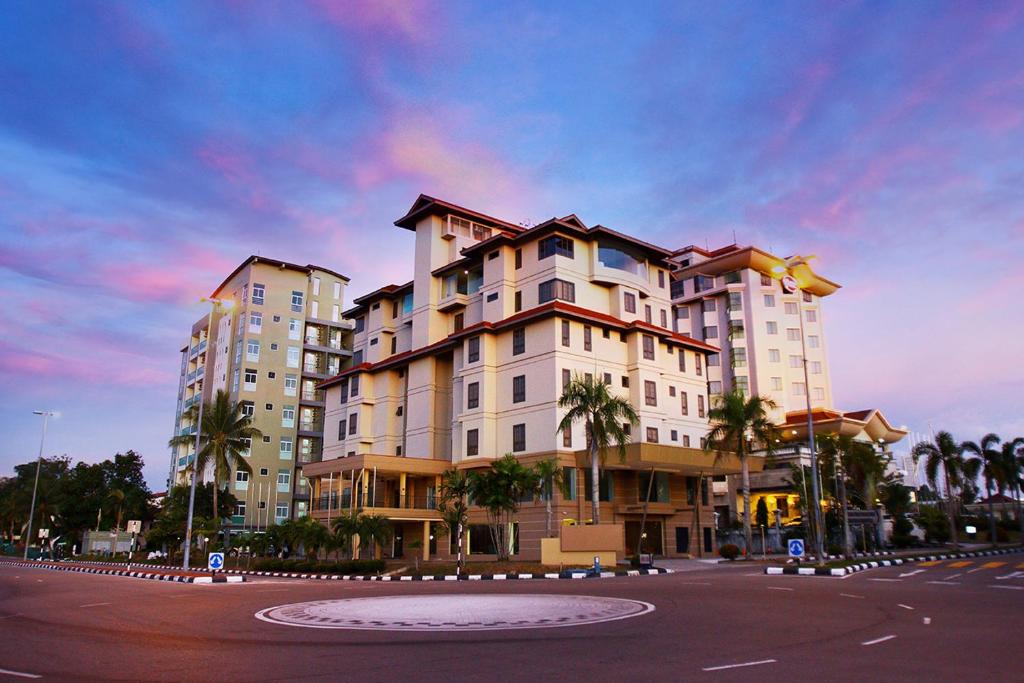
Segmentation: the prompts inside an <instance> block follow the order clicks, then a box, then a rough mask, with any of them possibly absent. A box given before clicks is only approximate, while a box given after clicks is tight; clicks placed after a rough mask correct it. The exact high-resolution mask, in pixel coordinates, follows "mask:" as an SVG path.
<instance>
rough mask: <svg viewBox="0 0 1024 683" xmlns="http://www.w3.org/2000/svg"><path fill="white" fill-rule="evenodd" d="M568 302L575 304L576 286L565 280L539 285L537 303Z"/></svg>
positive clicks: (549, 281)
mask: <svg viewBox="0 0 1024 683" xmlns="http://www.w3.org/2000/svg"><path fill="white" fill-rule="evenodd" d="M555 299H557V300H559V301H568V302H569V303H575V302H576V285H574V284H573V283H571V282H566V281H565V280H559V279H557V278H556V279H554V280H548V281H547V282H542V283H540V286H539V288H538V294H537V301H538V302H539V303H542V304H543V303H547V302H548V301H554V300H555Z"/></svg>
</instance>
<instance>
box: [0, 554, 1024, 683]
mask: <svg viewBox="0 0 1024 683" xmlns="http://www.w3.org/2000/svg"><path fill="white" fill-rule="evenodd" d="M961 562H969V564H963V565H958V566H953V565H956V564H957V563H956V561H953V560H947V561H944V562H941V563H936V564H928V563H924V564H917V565H910V566H907V565H904V566H901V567H891V568H886V569H878V570H872V571H867V572H862V573H859V574H853V575H850V576H848V577H846V578H842V579H839V578H825V577H795V576H778V577H769V576H764V575H762V574H760V573H759V572H758V569H757V568H756V567H754V566H749V565H743V564H737V565H735V566H732V565H730V566H727V567H709V568H708V569H707V570H705V571H689V572H685V573H679V574H671V575H663V576H647V577H636V578H615V579H600V580H576V581H566V580H555V581H495V582H476V581H473V582H459V583H458V584H455V583H453V582H449V583H430V582H427V583H419V582H416V583H389V584H381V583H370V582H307V581H298V580H289V579H255V580H252V581H250V582H247V583H244V584H213V585H187V584H169V583H162V582H156V581H146V580H139V579H130V578H118V577H108V576H96V575H86V574H72V573H64V572H54V571H46V570H39V569H23V568H12V567H0V636H2V637H0V679H4V678H7V677H11V680H14V678H15V674H29V675H33V676H39V677H41V679H43V680H47V679H49V680H133V681H134V680H167V681H186V680H187V681H193V680H194V681H259V680H287V679H302V680H361V681H376V680H388V681H391V680H401V681H432V680H444V681H452V680H456V681H466V680H468V681H505V680H509V681H512V680H532V681H537V680H543V681H561V680H565V681H570V680H571V681H576V680H587V681H605V680H656V681H661V680H674V681H677V680H709V681H712V680H714V681H719V680H755V679H762V678H767V677H771V678H772V679H778V678H781V677H786V678H804V679H806V678H807V677H810V676H813V677H815V678H820V679H824V680H830V681H831V680H851V681H852V680H857V681H864V680H885V681H895V680H912V679H913V680H928V681H937V680H950V681H952V680H956V681H1004V680H1005V681H1021V680H1024V670H1022V668H1021V667H1022V662H1021V658H1020V652H1021V647H1022V636H1024V555H1008V556H1003V557H1001V558H978V559H975V560H971V561H968V560H963V561H961ZM524 593H530V594H560V595H574V596H575V595H587V596H606V597H616V598H627V599H632V600H639V601H644V602H648V603H651V604H653V605H654V606H655V608H656V609H655V611H653V612H651V613H647V614H643V615H641V616H637V617H634V618H628V619H624V620H619V621H609V622H605V623H598V624H589V625H581V626H571V627H565V628H547V629H521V630H514V631H478V632H461V633H451V632H440V633H435V632H395V631H353V630H322V629H307V628H301V627H295V626H285V625H279V624H274V623H267V622H264V621H261V620H258V619H256V618H255V616H254V615H255V613H256V612H258V611H260V610H263V609H265V608H268V607H273V606H277V605H283V604H289V603H296V602H304V601H313V600H327V599H336V598H355V597H373V596H394V595H446V594H452V595H462V594H470V595H480V594H499V595H510V594H524ZM736 665H747V666H736ZM721 667H735V668H721Z"/></svg>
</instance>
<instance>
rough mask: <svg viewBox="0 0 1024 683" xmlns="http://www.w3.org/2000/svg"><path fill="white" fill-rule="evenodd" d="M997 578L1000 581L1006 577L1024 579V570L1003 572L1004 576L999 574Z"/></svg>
mask: <svg viewBox="0 0 1024 683" xmlns="http://www.w3.org/2000/svg"><path fill="white" fill-rule="evenodd" d="M996 578H997V579H999V580H1000V581H1002V580H1005V579H1024V572H1010V573H1009V574H1003V575H1002V576H997V577H996Z"/></svg>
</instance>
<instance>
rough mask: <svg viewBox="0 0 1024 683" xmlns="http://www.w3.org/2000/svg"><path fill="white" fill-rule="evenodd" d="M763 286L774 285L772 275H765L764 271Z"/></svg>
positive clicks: (762, 275)
mask: <svg viewBox="0 0 1024 683" xmlns="http://www.w3.org/2000/svg"><path fill="white" fill-rule="evenodd" d="M761 286H762V287H771V286H772V278H771V276H769V275H765V274H764V273H761Z"/></svg>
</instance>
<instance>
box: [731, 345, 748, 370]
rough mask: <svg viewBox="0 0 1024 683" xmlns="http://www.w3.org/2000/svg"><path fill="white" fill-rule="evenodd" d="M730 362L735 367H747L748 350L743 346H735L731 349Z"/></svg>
mask: <svg viewBox="0 0 1024 683" xmlns="http://www.w3.org/2000/svg"><path fill="white" fill-rule="evenodd" d="M729 362H730V364H731V365H732V367H733V368H745V367H747V350H746V349H745V348H743V347H733V348H732V349H730V350H729Z"/></svg>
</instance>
